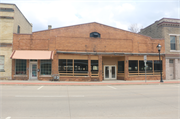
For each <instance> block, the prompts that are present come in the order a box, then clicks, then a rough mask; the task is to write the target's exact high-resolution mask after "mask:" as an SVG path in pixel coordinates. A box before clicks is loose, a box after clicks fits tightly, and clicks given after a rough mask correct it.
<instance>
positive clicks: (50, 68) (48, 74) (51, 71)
mask: <svg viewBox="0 0 180 119" xmlns="http://www.w3.org/2000/svg"><path fill="white" fill-rule="evenodd" d="M42 61H50V63H51V64H50V65H51V68H50V69H51V73H50V74H42V67H41V63H42ZM40 75H41V76H46V75H52V60H40Z"/></svg>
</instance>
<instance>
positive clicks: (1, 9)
mask: <svg viewBox="0 0 180 119" xmlns="http://www.w3.org/2000/svg"><path fill="white" fill-rule="evenodd" d="M0 11H1V12H14V9H12V8H0Z"/></svg>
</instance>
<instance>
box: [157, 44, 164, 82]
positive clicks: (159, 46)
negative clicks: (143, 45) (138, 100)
mask: <svg viewBox="0 0 180 119" xmlns="http://www.w3.org/2000/svg"><path fill="white" fill-rule="evenodd" d="M157 49H158V51H159V63H160V61H161V58H160V51H161V45H160V44H158V45H157ZM160 74H161V80H160V82H163V80H162V63H160Z"/></svg>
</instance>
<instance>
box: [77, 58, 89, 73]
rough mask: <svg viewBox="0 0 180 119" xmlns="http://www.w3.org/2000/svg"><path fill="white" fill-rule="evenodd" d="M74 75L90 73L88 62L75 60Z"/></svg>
mask: <svg viewBox="0 0 180 119" xmlns="http://www.w3.org/2000/svg"><path fill="white" fill-rule="evenodd" d="M74 73H81V74H82V73H88V60H74ZM81 74H80V75H81Z"/></svg>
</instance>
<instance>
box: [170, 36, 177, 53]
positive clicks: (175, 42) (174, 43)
mask: <svg viewBox="0 0 180 119" xmlns="http://www.w3.org/2000/svg"><path fill="white" fill-rule="evenodd" d="M171 38H174V39H171ZM176 39H177V36H175V35H170V50H177V41H176ZM172 40H174V42H172ZM172 45H174V49H173V48H172V47H171V46H172Z"/></svg>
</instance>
